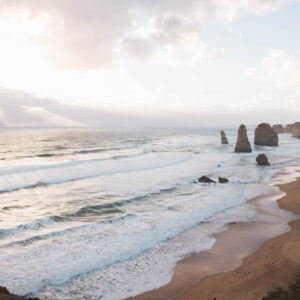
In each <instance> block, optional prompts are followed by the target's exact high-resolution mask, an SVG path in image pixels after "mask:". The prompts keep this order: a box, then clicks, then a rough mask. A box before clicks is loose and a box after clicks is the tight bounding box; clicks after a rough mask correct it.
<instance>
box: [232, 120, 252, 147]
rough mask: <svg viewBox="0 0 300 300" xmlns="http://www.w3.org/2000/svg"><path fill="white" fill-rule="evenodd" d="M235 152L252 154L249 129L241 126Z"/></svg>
mask: <svg viewBox="0 0 300 300" xmlns="http://www.w3.org/2000/svg"><path fill="white" fill-rule="evenodd" d="M234 151H235V152H252V149H251V145H250V143H249V140H248V135H247V129H246V126H245V125H243V124H242V125H241V126H240V128H239V131H238V136H237V141H236V145H235V150H234Z"/></svg>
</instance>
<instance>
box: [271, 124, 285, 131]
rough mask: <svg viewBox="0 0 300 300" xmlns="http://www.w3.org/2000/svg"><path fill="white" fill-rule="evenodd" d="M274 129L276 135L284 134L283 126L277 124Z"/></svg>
mask: <svg viewBox="0 0 300 300" xmlns="http://www.w3.org/2000/svg"><path fill="white" fill-rule="evenodd" d="M272 129H273V130H274V131H275V132H276V133H284V128H283V126H282V125H281V124H275V125H273V126H272Z"/></svg>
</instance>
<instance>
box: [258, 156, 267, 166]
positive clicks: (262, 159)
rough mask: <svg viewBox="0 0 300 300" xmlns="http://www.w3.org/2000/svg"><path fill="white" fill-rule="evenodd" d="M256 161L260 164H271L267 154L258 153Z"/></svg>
mask: <svg viewBox="0 0 300 300" xmlns="http://www.w3.org/2000/svg"><path fill="white" fill-rule="evenodd" d="M256 162H257V164H258V165H260V166H269V165H270V164H269V160H268V157H267V155H265V154H259V155H257V157H256Z"/></svg>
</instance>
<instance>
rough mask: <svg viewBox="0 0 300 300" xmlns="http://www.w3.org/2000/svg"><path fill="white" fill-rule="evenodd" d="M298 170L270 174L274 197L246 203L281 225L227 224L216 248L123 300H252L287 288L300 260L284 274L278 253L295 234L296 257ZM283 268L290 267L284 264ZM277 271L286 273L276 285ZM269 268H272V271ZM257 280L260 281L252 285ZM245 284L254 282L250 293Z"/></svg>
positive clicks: (299, 211)
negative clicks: (163, 282)
mask: <svg viewBox="0 0 300 300" xmlns="http://www.w3.org/2000/svg"><path fill="white" fill-rule="evenodd" d="M299 170H300V167H296V168H295V167H294V168H293V171H292V172H289V171H288V172H286V171H282V172H279V173H278V174H275V175H276V176H277V177H276V178H275V180H274V182H273V181H272V182H271V183H270V185H273V186H276V187H278V189H279V190H278V193H276V192H274V193H272V194H268V195H262V196H260V197H257V198H254V199H251V200H249V201H248V203H249V204H251V205H254V206H255V207H256V208H257V209H258V210H259V211H260V212H266V211H267V213H268V214H270V215H272V216H274V214H275V216H276V215H277V217H279V216H281V217H283V218H284V217H285V218H287V219H286V221H287V222H286V223H288V224H286V226H284V225H283V224H279V225H278V224H267V223H260V222H248V223H242V222H241V223H240V222H239V223H234V224H229V225H228V227H227V229H225V230H224V231H222V232H220V233H217V234H215V235H214V237H215V238H216V243H215V245H214V246H213V247H212V248H211V249H209V250H206V251H203V252H200V253H197V254H191V255H190V256H188V257H186V258H184V259H182V260H180V261H178V262H177V263H176V266H175V268H174V272H173V276H172V279H171V281H170V282H169V283H168V284H166V285H164V286H162V287H160V288H158V289H154V290H151V291H147V292H145V293H143V294H140V295H137V296H134V297H129V298H127V299H128V300H150V299H156V300H166V299H176V300H179V299H180V300H181V299H182V300H185V299H190V300H193V299H195V300H196V299H197V300H198V299H201V300H202V299H203V300H206V299H207V300H212V299H214V298H216V300H222V299H224V300H227V299H228V300H234V299H237V300H242V299H245V300H246V299H249V300H250V299H251V300H252V299H261V298H262V297H263V296H265V295H266V294H267V293H268V292H270V291H272V290H273V289H274V288H275V287H279V286H280V287H287V286H288V284H289V283H290V282H291V281H293V279H294V277H295V276H296V275H297V274H296V273H297V272H300V258H299V259H298V260H297V258H295V257H294V256H297V255H296V254H293V255H292V256H293V259H294V260H295V259H296V262H295V261H294V265H295V266H291V267H290V266H289V268H288V270H287V268H285V267H284V264H283V263H281V260H280V259H281V258H282V253H281V251H280V249H281V248H282V247H283V244H288V243H287V241H288V240H289V239H290V238H294V235H295V232H298V239H296V241H297V243H298V244H299V245H297V247H298V246H299V249H298V248H297V249H298V252H299V253H300V220H299V219H297V215H300V205H299V202H298V203H297V196H298V199H299V195H300V194H299V193H300V174H299V172H300V171H299ZM282 176H284V177H283V178H282ZM278 177H279V179H278ZM299 200H300V199H299ZM274 204H275V205H274ZM298 230H299V231H298ZM281 240H283V241H281ZM270 249H272V251H270ZM274 249H276V251H275V250H274ZM273 250H274V251H273ZM285 251H287V252H289V251H292V252H293V251H294V250H293V248H291V250H285ZM295 251H296V253H297V250H295ZM272 252H274V253H275V252H276V254H277V255H275V254H274V253H272ZM271 257H273V260H272V262H270V259H271ZM274 257H276V259H275V258H274ZM282 264H283V266H282ZM285 264H286V265H289V263H288V262H285ZM271 266H272V267H271ZM278 266H279V269H278V270H281V269H282V270H283V269H284V270H286V272H285V275H284V278H281V277H280V276H279V277H280V278H281V279H280V280H278V278H277V277H278V276H277V275H276V274H277V272H275V271H276V270H275V269H276V267H278ZM295 268H296V269H297V270H295ZM270 269H274V270H273V272H271V271H270ZM278 270H277V271H278ZM276 276H277V277H276ZM258 277H259V281H257V282H256V281H255V280H257V279H258ZM268 277H269V278H268ZM273 277H274V278H273ZM275 277H276V278H275ZM272 278H273V279H272ZM250 279H251V280H250ZM263 279H265V280H263ZM275 279H276V280H275ZM249 281H253V285H252V287H251V288H250V286H251V284H250V282H249ZM225 282H227V284H225ZM245 291H247V292H245ZM245 294H247V295H245Z"/></svg>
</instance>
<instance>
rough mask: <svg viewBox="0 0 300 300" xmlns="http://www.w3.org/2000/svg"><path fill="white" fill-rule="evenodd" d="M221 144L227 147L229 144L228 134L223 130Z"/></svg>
mask: <svg viewBox="0 0 300 300" xmlns="http://www.w3.org/2000/svg"><path fill="white" fill-rule="evenodd" d="M221 142H222V144H223V145H227V144H228V140H227V137H226V134H225V132H224V131H223V130H221Z"/></svg>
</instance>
